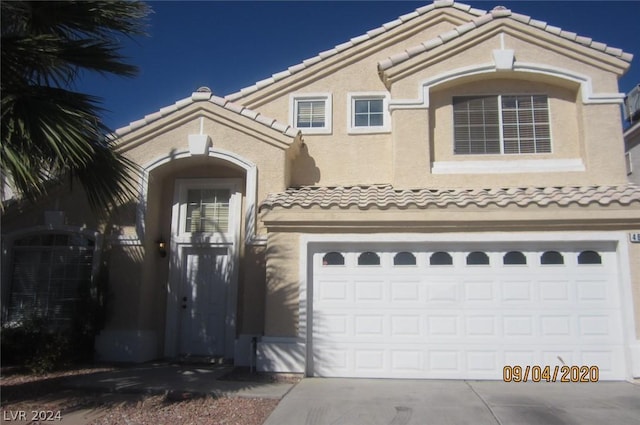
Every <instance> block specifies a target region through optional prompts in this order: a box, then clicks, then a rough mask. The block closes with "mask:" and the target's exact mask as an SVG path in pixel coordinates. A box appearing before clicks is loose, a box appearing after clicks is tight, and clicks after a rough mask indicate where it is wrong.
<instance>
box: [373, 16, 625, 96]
mask: <svg viewBox="0 0 640 425" xmlns="http://www.w3.org/2000/svg"><path fill="white" fill-rule="evenodd" d="M632 58H633V55H631V54H629V53H625V52H623V51H622V50H620V49H615V48H611V47H609V46H607V45H605V44H603V43H598V42H595V41H593V40H592V39H590V38H588V37H582V36H578V35H577V34H575V33H570V32H567V31H563V30H562V29H560V28H558V27H553V26H550V25H547V24H546V23H545V22H541V21H536V20H533V19H531V18H530V17H528V16H525V15H519V14H514V13H512V12H511V11H510V10H508V9H504V8H500V7H498V8H496V9H494V10H492V11H491V12H490V13H488V14H486V15H483V16H481V17H478V18H475V19H473V20H472V21H470V22H467V23H465V24H463V25H460V26H457V27H455V28H454V29H452V30H450V31H447V32H445V33H442V34H440V35H438V36H437V37H435V38H431V39H428V40H424V41H423V42H422V43H419V44H417V45H414V46H411V47H410V48H408V49H405V50H400V51H399V52H398V53H395V54H394V55H391V56H389V57H387V58H385V59H384V60H381V61H379V62H378V73H379V75H380V78H381V79H382V80H383V81H384V82H385V85H386V86H387V87H388V88H390V87H391V86H393V85H394V84H395V83H397V82H399V81H402V80H405V79H407V78H410V77H411V76H412V75H415V74H417V73H419V72H421V71H425V72H426V74H428V77H426V78H424V77H423V78H424V81H422V82H421V85H422V86H425V87H429V88H431V87H434V86H437V85H439V84H443V83H447V82H448V81H451V80H454V79H458V78H462V77H465V76H469V75H477V74H482V73H487V72H495V71H515V72H527V73H536V74H545V75H548V76H552V77H556V78H559V79H564V80H567V81H572V82H576V83H578V84H581V85H582V88H583V100H584V101H585V103H587V102H590V101H599V100H602V101H614V102H616V103H617V102H619V100H620V96H621V95H620V94H619V93H617V77H619V76H621V75H622V74H624V72H625V71H626V70H627V69H628V67H629V62H630V61H631V60H632ZM427 69H428V71H426V70H427ZM527 78H528V77H527ZM400 91H402V90H400ZM397 92H398V90H397V89H396V93H397ZM400 96H402V94H400ZM399 103H403V102H399ZM405 103H406V102H405ZM423 104H424V106H425V107H428V99H427V100H423Z"/></svg>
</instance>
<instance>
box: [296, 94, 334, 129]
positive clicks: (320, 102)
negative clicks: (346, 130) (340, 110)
mask: <svg viewBox="0 0 640 425" xmlns="http://www.w3.org/2000/svg"><path fill="white" fill-rule="evenodd" d="M292 114H293V116H292V122H293V125H294V126H295V127H296V128H298V129H300V130H302V132H303V133H328V132H330V131H331V96H330V95H328V94H318V95H315V94H314V95H304V96H294V97H292Z"/></svg>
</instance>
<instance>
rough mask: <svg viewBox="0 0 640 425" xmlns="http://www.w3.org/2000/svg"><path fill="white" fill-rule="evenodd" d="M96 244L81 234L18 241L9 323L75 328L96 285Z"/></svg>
mask: <svg viewBox="0 0 640 425" xmlns="http://www.w3.org/2000/svg"><path fill="white" fill-rule="evenodd" d="M94 250H95V242H94V241H93V240H92V239H88V238H86V237H84V236H82V235H80V234H57V233H46V234H36V235H31V236H27V237H24V238H21V239H18V240H16V241H14V243H13V252H12V254H13V256H12V262H11V266H12V267H11V292H10V295H9V311H8V316H9V317H8V319H9V322H10V323H11V322H20V321H22V320H25V319H30V318H33V317H40V318H43V319H46V320H47V323H49V324H50V325H51V326H52V327H55V328H64V327H68V326H70V325H71V323H72V320H73V317H74V313H75V312H76V310H77V308H78V303H79V302H81V299H82V294H83V293H84V294H85V295H86V294H89V293H90V288H91V285H92V272H93V259H94Z"/></svg>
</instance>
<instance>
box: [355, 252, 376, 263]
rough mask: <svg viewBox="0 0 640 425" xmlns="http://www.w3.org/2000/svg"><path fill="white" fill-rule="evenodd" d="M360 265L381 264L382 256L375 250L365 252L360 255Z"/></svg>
mask: <svg viewBox="0 0 640 425" xmlns="http://www.w3.org/2000/svg"><path fill="white" fill-rule="evenodd" d="M358 265H359V266H379V265H380V256H379V255H378V254H376V253H375V252H370V251H368V252H363V253H362V254H360V256H359V257H358Z"/></svg>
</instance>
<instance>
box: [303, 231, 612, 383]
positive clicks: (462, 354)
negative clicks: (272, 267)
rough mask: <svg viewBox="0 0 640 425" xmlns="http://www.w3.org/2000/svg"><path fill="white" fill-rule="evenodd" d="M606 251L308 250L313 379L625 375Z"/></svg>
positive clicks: (553, 247)
mask: <svg viewBox="0 0 640 425" xmlns="http://www.w3.org/2000/svg"><path fill="white" fill-rule="evenodd" d="M613 248H614V247H613V246H608V247H607V246H602V244H600V245H596V244H578V243H575V244H572V245H570V246H558V244H549V245H545V246H541V245H539V244H530V246H528V245H527V244H523V245H520V247H513V246H491V247H487V246H486V245H485V246H482V245H477V246H470V245H468V244H467V245H464V246H463V245H460V246H456V245H454V244H449V245H447V246H424V245H423V246H420V245H419V244H405V245H398V244H396V245H393V246H392V245H384V244H377V245H376V244H369V245H359V246H353V245H352V246H350V247H346V246H341V245H333V246H328V247H326V246H324V247H318V248H314V251H315V252H313V268H314V269H313V279H312V280H313V281H312V286H311V288H312V289H311V290H312V304H313V307H312V336H313V341H312V351H313V366H312V368H313V372H314V374H315V375H316V376H341V377H393V378H453V379H502V377H503V367H504V366H505V365H512V366H517V365H519V366H523V368H524V367H525V366H536V365H539V366H546V365H549V366H554V365H560V366H562V365H563V364H566V365H569V366H572V365H576V366H582V365H586V366H597V367H598V368H599V371H600V379H624V378H625V361H624V352H623V335H622V321H621V308H620V295H619V286H620V285H619V282H618V274H617V270H616V263H617V261H616V253H615V251H614V249H613Z"/></svg>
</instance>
